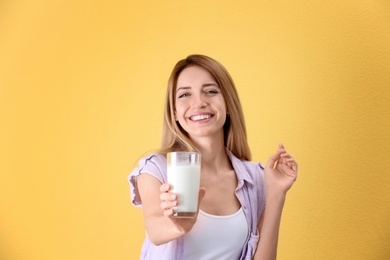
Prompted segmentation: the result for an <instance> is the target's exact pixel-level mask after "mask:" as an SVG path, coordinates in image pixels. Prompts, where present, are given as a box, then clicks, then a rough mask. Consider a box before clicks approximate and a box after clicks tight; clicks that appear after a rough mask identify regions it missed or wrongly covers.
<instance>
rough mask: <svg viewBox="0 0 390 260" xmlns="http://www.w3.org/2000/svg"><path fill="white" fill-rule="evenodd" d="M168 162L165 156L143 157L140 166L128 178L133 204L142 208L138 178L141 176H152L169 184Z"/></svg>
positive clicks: (152, 155)
mask: <svg viewBox="0 0 390 260" xmlns="http://www.w3.org/2000/svg"><path fill="white" fill-rule="evenodd" d="M166 169H167V161H166V158H165V156H164V155H161V154H151V155H148V156H145V157H143V158H142V159H141V160H140V161H139V166H138V167H136V168H134V170H133V171H132V172H131V173H130V175H129V177H128V181H129V184H130V195H131V202H132V203H133V204H134V205H135V206H137V207H142V201H141V197H140V195H139V191H138V185H137V177H138V176H139V175H140V174H144V173H146V174H150V175H152V176H153V177H155V178H156V179H158V180H159V181H160V182H161V183H166V182H167V170H166Z"/></svg>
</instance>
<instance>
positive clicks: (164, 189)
mask: <svg viewBox="0 0 390 260" xmlns="http://www.w3.org/2000/svg"><path fill="white" fill-rule="evenodd" d="M171 189H172V186H171V185H169V183H163V184H161V186H160V191H161V192H168V191H170V190H171Z"/></svg>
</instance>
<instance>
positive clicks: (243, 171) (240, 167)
mask: <svg viewBox="0 0 390 260" xmlns="http://www.w3.org/2000/svg"><path fill="white" fill-rule="evenodd" d="M226 154H227V155H228V157H229V159H230V161H231V162H232V165H233V168H234V171H235V172H236V176H237V180H238V188H240V187H242V185H243V184H244V181H246V182H249V183H250V184H253V180H252V178H251V176H250V175H249V172H248V170H247V168H246V167H245V164H244V161H242V160H240V159H238V158H237V157H236V156H235V155H234V154H233V153H232V152H231V151H229V150H227V149H226Z"/></svg>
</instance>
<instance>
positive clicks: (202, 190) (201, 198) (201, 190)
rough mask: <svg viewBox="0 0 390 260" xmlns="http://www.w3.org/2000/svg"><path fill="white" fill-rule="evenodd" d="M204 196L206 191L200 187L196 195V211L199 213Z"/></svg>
mask: <svg viewBox="0 0 390 260" xmlns="http://www.w3.org/2000/svg"><path fill="white" fill-rule="evenodd" d="M205 194H206V189H205V188H204V187H201V188H200V189H199V195H198V211H199V207H200V203H201V202H202V200H203V198H204V195H205Z"/></svg>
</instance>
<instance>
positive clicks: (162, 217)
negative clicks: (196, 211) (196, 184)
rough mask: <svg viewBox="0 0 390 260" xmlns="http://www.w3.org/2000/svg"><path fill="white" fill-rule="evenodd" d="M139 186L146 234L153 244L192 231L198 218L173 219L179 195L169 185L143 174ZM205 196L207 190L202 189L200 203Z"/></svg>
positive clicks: (138, 179) (138, 180) (159, 243)
mask: <svg viewBox="0 0 390 260" xmlns="http://www.w3.org/2000/svg"><path fill="white" fill-rule="evenodd" d="M137 185H138V190H139V194H140V196H141V200H142V209H143V216H144V224H145V228H146V232H147V233H148V237H149V239H150V241H151V242H152V243H153V244H155V245H161V244H164V243H167V242H169V241H172V240H174V239H176V238H178V237H180V236H182V235H184V234H185V233H187V232H188V231H190V230H191V228H192V227H193V225H194V224H195V221H196V218H185V219H184V218H183V219H180V218H171V216H172V215H173V213H174V210H173V207H175V206H176V205H177V195H176V194H174V193H171V192H170V190H171V187H170V186H169V184H161V183H160V182H159V181H158V180H157V179H156V178H155V177H153V176H151V175H150V174H141V175H139V176H138V177H137ZM204 194H205V190H204V189H200V191H199V203H200V201H201V200H202V198H203V196H204Z"/></svg>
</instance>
